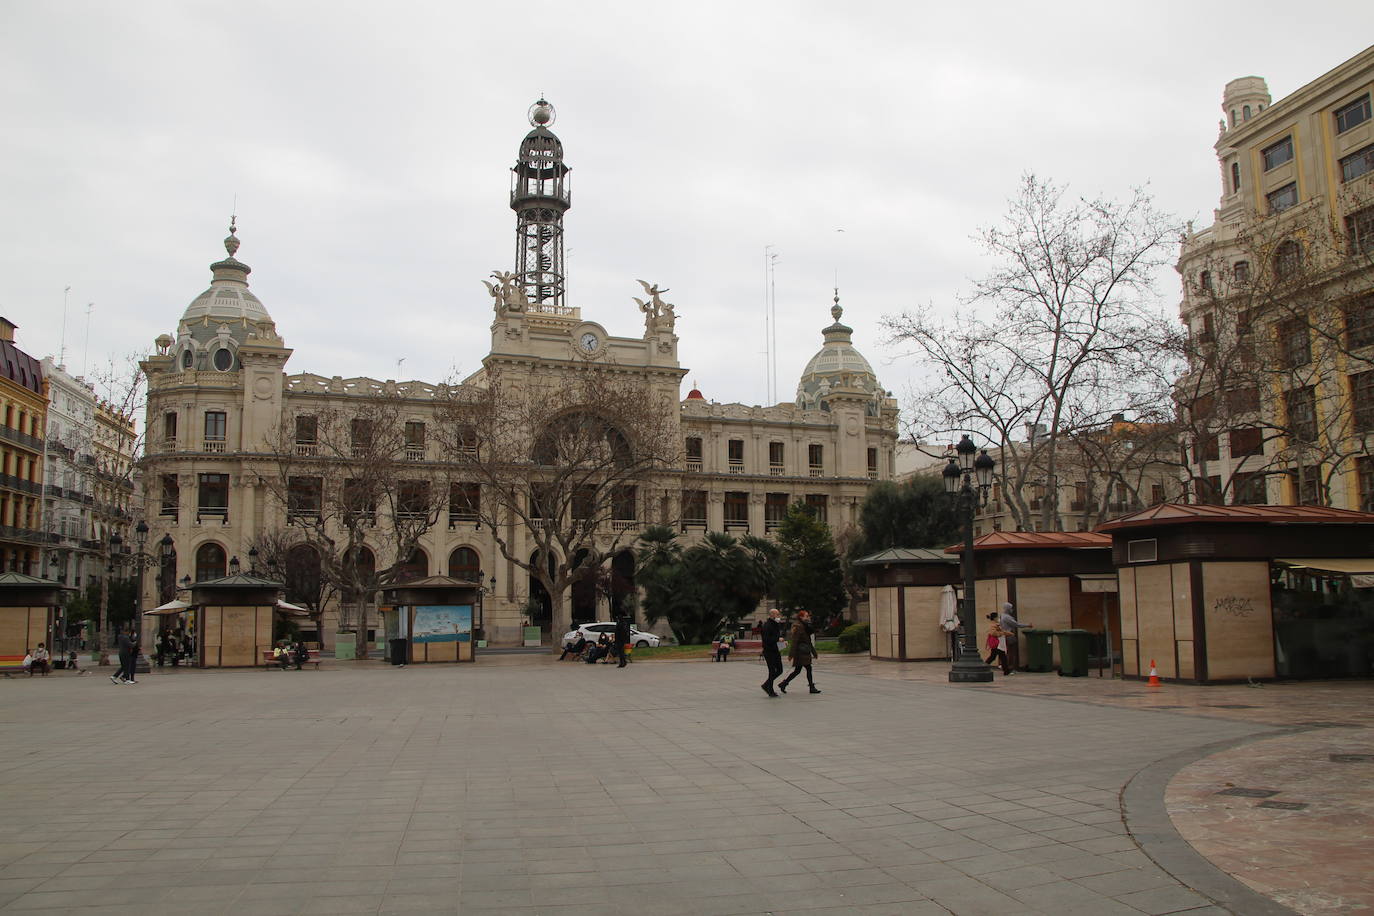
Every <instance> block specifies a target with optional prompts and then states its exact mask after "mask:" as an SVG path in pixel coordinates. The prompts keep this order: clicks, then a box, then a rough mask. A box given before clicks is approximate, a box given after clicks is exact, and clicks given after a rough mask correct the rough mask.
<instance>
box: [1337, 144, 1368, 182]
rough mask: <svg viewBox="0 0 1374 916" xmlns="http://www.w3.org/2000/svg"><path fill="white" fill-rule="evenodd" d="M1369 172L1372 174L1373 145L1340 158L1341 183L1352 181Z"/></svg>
mask: <svg viewBox="0 0 1374 916" xmlns="http://www.w3.org/2000/svg"><path fill="white" fill-rule="evenodd" d="M1370 172H1374V143H1372V144H1370V145H1369V146H1366V147H1365V148H1364V149H1361V150H1356V151H1355V152H1353V153H1351V154H1350V155H1349V156H1343V157H1341V181H1343V182H1345V181H1354V180H1355V179H1356V178H1359V177H1360V176H1361V175H1367V174H1369V173H1370Z"/></svg>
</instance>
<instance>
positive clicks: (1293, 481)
mask: <svg viewBox="0 0 1374 916" xmlns="http://www.w3.org/2000/svg"><path fill="white" fill-rule="evenodd" d="M1371 94H1374V48H1369V49H1366V50H1365V51H1362V52H1360V53H1359V54H1357V55H1355V56H1354V57H1352V58H1351V59H1350V60H1347V61H1345V62H1344V63H1342V64H1341V65H1340V66H1338V67H1336V68H1335V69H1333V70H1331V71H1330V72H1328V73H1325V74H1322V75H1321V76H1319V77H1318V78H1316V79H1314V80H1313V81H1312V82H1310V83H1308V84H1307V85H1306V86H1303V87H1301V88H1300V89H1298V90H1297V91H1295V92H1293V93H1292V94H1290V95H1288V96H1287V97H1285V98H1282V99H1280V100H1278V101H1277V102H1273V101H1272V100H1271V98H1270V95H1269V89H1268V87H1267V85H1266V84H1265V81H1264V80H1263V79H1260V78H1259V77H1254V76H1247V77H1242V78H1240V79H1236V80H1232V81H1231V82H1229V83H1227V84H1226V88H1225V91H1224V93H1223V97H1222V113H1223V118H1222V121H1221V124H1220V131H1219V136H1218V138H1217V142H1216V145H1215V150H1216V156H1217V163H1218V166H1219V173H1220V174H1219V178H1220V181H1221V199H1220V202H1219V204H1218V206H1217V208H1216V210H1215V220H1214V222H1213V224H1212V225H1211V226H1209V227H1207V228H1205V229H1200V230H1194V229H1193V228H1192V227H1191V225H1190V226H1189V229H1188V232H1187V233H1186V234H1185V236H1184V239H1183V247H1182V251H1181V253H1180V256H1179V261H1178V270H1179V272H1180V273H1181V274H1182V276H1183V287H1184V295H1183V301H1182V303H1181V307H1180V311H1181V314H1182V318H1183V321H1184V322H1185V323H1186V324H1187V326H1188V330H1189V335H1190V347H1189V370H1188V372H1187V374H1185V376H1184V377H1183V378H1182V379H1181V381H1180V383H1179V386H1178V396H1179V401H1180V402H1181V403H1182V404H1183V405H1185V406H1186V407H1187V408H1189V410H1188V414H1187V416H1188V417H1189V426H1190V428H1189V430H1188V436H1187V437H1186V438H1187V439H1188V441H1186V442H1185V443H1183V444H1184V446H1185V448H1187V450H1188V451H1187V456H1188V463H1189V465H1190V468H1189V470H1190V475H1191V477H1192V484H1193V486H1192V489H1193V490H1194V491H1195V493H1194V495H1195V498H1196V499H1197V500H1198V501H1201V502H1211V503H1228V504H1254V503H1273V504H1290V505H1292V504H1299V503H1304V504H1318V505H1328V506H1333V507H1337V508H1347V509H1369V508H1371V507H1374V457H1371V450H1370V442H1369V436H1370V434H1371V433H1374V349H1371V348H1372V347H1374V120H1371V107H1370V106H1371V102H1370V99H1371Z"/></svg>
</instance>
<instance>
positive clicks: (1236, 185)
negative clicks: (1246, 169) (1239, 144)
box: [1231, 162, 1240, 194]
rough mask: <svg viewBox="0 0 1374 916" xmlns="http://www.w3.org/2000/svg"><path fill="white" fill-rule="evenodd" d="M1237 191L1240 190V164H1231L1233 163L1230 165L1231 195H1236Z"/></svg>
mask: <svg viewBox="0 0 1374 916" xmlns="http://www.w3.org/2000/svg"><path fill="white" fill-rule="evenodd" d="M1239 190H1240V163H1239V162H1233V163H1231V193H1232V194H1234V193H1236V192H1237V191H1239Z"/></svg>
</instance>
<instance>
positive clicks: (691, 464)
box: [686, 458, 701, 474]
mask: <svg viewBox="0 0 1374 916" xmlns="http://www.w3.org/2000/svg"><path fill="white" fill-rule="evenodd" d="M686 468H687V471H688V472H689V473H692V474H700V473H701V459H700V458H688V459H687V463H686Z"/></svg>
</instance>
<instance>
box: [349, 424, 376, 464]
mask: <svg viewBox="0 0 1374 916" xmlns="http://www.w3.org/2000/svg"><path fill="white" fill-rule="evenodd" d="M348 432H349V436H350V439H351V443H352V445H353V456H354V457H355V458H356V457H358V456H360V455H362V454H364V453H365V452H367V450H368V449H370V448H372V421H371V420H367V419H363V418H361V417H358V418H355V419H353V420H352V421H350V422H349V424H348Z"/></svg>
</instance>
